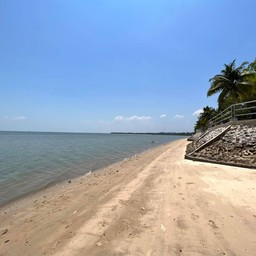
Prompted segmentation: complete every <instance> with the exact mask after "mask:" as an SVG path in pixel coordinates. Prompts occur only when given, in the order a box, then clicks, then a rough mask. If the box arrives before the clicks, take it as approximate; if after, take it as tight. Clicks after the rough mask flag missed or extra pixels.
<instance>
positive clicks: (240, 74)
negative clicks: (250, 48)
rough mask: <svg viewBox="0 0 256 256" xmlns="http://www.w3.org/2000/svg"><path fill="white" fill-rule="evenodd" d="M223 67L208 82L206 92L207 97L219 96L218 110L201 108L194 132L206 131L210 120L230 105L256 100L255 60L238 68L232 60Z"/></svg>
mask: <svg viewBox="0 0 256 256" xmlns="http://www.w3.org/2000/svg"><path fill="white" fill-rule="evenodd" d="M224 67H225V68H224V69H223V70H221V72H220V74H217V75H215V76H214V77H212V78H211V79H210V80H209V82H210V83H211V84H210V88H209V89H208V91H207V96H212V95H214V94H216V93H218V94H219V96H218V108H217V109H214V108H212V107H208V106H207V107H205V108H203V113H201V114H200V116H199V117H198V120H197V122H196V124H195V130H197V129H203V130H204V129H206V128H207V126H208V122H209V121H210V119H212V118H213V117H214V116H215V115H216V114H218V113H219V112H221V111H222V110H224V109H226V108H227V107H229V106H230V105H232V104H236V103H240V102H245V101H250V100H256V59H255V60H254V61H253V62H251V63H248V62H243V63H242V64H241V65H240V66H238V67H236V60H233V61H232V62H231V63H230V64H224Z"/></svg>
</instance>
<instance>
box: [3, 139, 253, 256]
mask: <svg viewBox="0 0 256 256" xmlns="http://www.w3.org/2000/svg"><path fill="white" fill-rule="evenodd" d="M187 143H188V142H187V141H186V140H185V139H182V140H176V141H174V142H171V143H168V144H166V145H161V146H158V147H156V148H154V149H150V150H147V151H145V152H143V153H141V154H139V155H137V156H134V157H133V158H131V159H129V160H127V161H120V162H118V163H114V164H112V165H110V166H108V167H105V168H103V169H100V170H98V171H96V172H92V173H91V175H89V176H80V177H79V178H75V179H72V180H71V182H70V183H68V181H67V182H65V183H62V184H58V185H56V186H53V187H51V188H49V189H45V190H43V191H40V192H39V193H36V194H34V195H32V196H29V197H27V198H25V199H22V200H19V201H18V202H15V203H12V204H10V205H7V206H5V207H3V208H1V209H0V223H1V228H0V255H4V256H14V255H55V256H58V255H61V256H64V255H79V256H80V255H92V256H93V255H95V256H97V255H106V256H111V255H138V256H139V255H150V256H157V255H182V254H183V255H224V254H225V255H246V256H253V255H254V252H255V250H256V242H255V241H256V234H255V232H254V230H255V229H256V204H255V202H256V197H255V193H253V192H255V191H256V185H255V184H256V176H255V174H256V172H255V171H254V170H251V169H245V168H237V167H229V166H220V165H216V164H209V163H201V162H192V161H190V160H186V159H184V153H185V148H186V145H187Z"/></svg>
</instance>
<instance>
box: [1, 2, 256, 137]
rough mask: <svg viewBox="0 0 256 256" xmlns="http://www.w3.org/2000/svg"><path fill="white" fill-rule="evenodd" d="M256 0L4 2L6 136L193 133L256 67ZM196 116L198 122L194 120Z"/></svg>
mask: <svg viewBox="0 0 256 256" xmlns="http://www.w3.org/2000/svg"><path fill="white" fill-rule="evenodd" d="M255 9H256V2H255V1H254V0H237V1H234V0H208V1H206V0H172V1H170V0H158V1H151V0H140V1H138V0H122V1H120V0H105V1H103V0H102V1H100V0H94V1H86V0H73V1H70V0H58V1H57V0H37V1H35V0H8V1H7V0H0V89H1V93H0V130H22V131H68V132H110V131H133V132H135V131H137V132H146V131H152V132H158V131H192V130H193V127H194V124H195V121H196V119H197V116H196V114H195V112H196V111H197V110H200V109H202V108H203V107H205V106H206V105H209V106H212V107H216V97H215V96H214V97H210V98H207V96H206V92H207V89H208V88H209V79H210V78H211V77H213V76H214V75H215V74H217V73H219V72H220V70H221V69H222V68H223V65H224V63H230V62H231V61H232V60H233V59H237V64H240V63H241V62H243V61H253V60H254V58H255V57H256V56H255V50H256V34H255V33H254V30H253V29H254V24H255ZM193 114H194V115H193Z"/></svg>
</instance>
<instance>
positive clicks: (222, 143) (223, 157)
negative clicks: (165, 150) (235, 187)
mask: <svg viewBox="0 0 256 256" xmlns="http://www.w3.org/2000/svg"><path fill="white" fill-rule="evenodd" d="M225 130H226V131H225ZM215 138H216V139H215ZM207 142H210V143H209V144H207ZM204 144H207V146H205V147H201V146H202V145H204ZM200 147H201V148H200ZM185 158H187V159H192V160H201V161H207V162H215V163H216V162H217V163H222V164H230V165H236V166H244V167H249V168H256V125H244V124H235V125H231V126H230V127H229V129H227V126H226V127H218V128H215V129H212V130H211V131H206V132H205V134H203V135H202V136H201V137H200V138H198V140H196V141H193V142H192V143H190V144H188V146H187V151H186V156H185Z"/></svg>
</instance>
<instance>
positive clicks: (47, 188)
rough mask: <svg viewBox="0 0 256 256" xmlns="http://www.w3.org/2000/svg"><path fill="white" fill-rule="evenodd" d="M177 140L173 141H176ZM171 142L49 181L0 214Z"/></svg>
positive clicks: (7, 205) (3, 205) (14, 202)
mask: <svg viewBox="0 0 256 256" xmlns="http://www.w3.org/2000/svg"><path fill="white" fill-rule="evenodd" d="M178 140H182V139H178ZM178 140H175V141H178ZM172 142H173V141H171V142H169V143H168V142H167V143H163V144H161V145H157V146H154V147H152V148H149V149H146V150H143V151H141V152H138V153H136V154H133V155H130V156H127V157H126V158H124V159H121V160H119V161H115V162H113V163H111V164H109V165H106V166H103V167H101V168H97V169H95V170H91V171H89V172H87V173H85V174H83V175H78V176H76V177H72V178H69V179H63V180H58V179H57V180H56V181H51V182H49V183H47V184H46V185H44V186H43V187H42V188H39V189H35V190H33V191H31V192H27V193H26V194H23V195H20V196H17V197H15V198H13V199H11V200H8V201H6V202H4V203H1V204H0V212H1V210H2V209H3V208H5V207H7V208H8V207H12V206H13V205H15V204H22V203H23V201H26V200H30V198H37V197H40V196H41V195H43V194H47V193H51V191H52V190H58V189H59V188H61V187H64V186H66V185H68V184H69V181H71V183H74V182H75V183H76V182H78V181H79V180H81V179H84V178H87V179H88V178H89V177H90V176H91V175H93V174H96V173H100V172H104V171H105V170H107V169H109V168H112V167H113V168H114V166H115V165H119V164H121V163H123V162H124V161H126V160H128V161H129V160H131V159H134V158H136V156H139V155H142V154H144V153H146V152H149V151H151V150H155V149H157V148H161V147H163V146H167V145H168V144H170V143H172ZM88 174H89V175H88Z"/></svg>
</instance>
